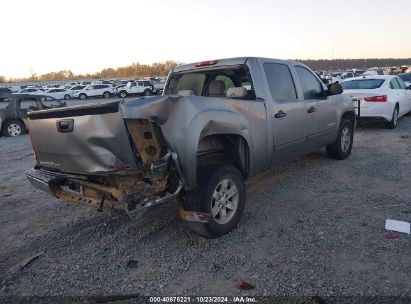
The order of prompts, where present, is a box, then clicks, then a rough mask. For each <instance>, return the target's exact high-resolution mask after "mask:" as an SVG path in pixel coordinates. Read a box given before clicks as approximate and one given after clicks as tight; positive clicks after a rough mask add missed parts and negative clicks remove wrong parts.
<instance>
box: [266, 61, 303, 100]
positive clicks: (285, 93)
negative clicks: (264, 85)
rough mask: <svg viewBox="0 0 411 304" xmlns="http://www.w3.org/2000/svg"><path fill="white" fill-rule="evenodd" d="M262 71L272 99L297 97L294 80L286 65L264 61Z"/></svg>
mask: <svg viewBox="0 0 411 304" xmlns="http://www.w3.org/2000/svg"><path fill="white" fill-rule="evenodd" d="M264 71H265V75H266V76H267V81H268V85H269V87H270V91H271V96H272V97H273V99H274V100H292V99H297V93H296V91H295V85H294V81H293V78H292V76H291V72H290V69H289V68H288V66H287V65H285V64H280V63H265V64H264Z"/></svg>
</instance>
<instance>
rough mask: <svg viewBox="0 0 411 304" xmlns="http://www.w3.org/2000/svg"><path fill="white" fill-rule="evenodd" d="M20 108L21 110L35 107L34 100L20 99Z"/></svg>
mask: <svg viewBox="0 0 411 304" xmlns="http://www.w3.org/2000/svg"><path fill="white" fill-rule="evenodd" d="M20 109H22V110H32V109H37V103H36V102H35V101H34V100H22V101H20Z"/></svg>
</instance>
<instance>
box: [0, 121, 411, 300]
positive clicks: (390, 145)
mask: <svg viewBox="0 0 411 304" xmlns="http://www.w3.org/2000/svg"><path fill="white" fill-rule="evenodd" d="M405 134H411V117H404V118H402V119H400V121H399V127H398V128H397V129H396V130H386V129H384V128H383V126H378V125H366V126H360V128H359V129H358V130H357V133H356V136H355V144H354V148H353V151H352V155H351V156H350V157H349V159H347V160H345V161H335V160H331V159H329V158H327V156H326V153H325V151H324V150H319V151H318V152H316V153H313V154H310V155H308V156H306V157H303V158H300V159H298V160H296V161H293V162H290V163H288V164H286V165H285V166H282V167H280V168H278V169H276V170H274V171H271V172H268V173H266V174H264V175H262V176H259V177H257V178H253V179H252V180H250V181H249V182H248V185H247V195H248V201H247V204H246V208H245V211H244V215H243V217H242V219H241V221H240V223H239V226H238V228H237V229H235V230H234V231H232V232H231V233H229V234H228V235H226V236H224V237H221V238H220V239H213V240H210V239H204V238H202V237H200V236H198V235H196V234H194V233H192V232H191V231H190V230H189V229H188V228H187V226H186V224H185V223H184V222H182V221H181V220H180V219H179V217H178V215H177V213H176V205H174V204H169V205H166V206H162V207H160V208H158V209H156V210H154V211H153V212H152V213H150V214H148V215H147V216H146V217H145V218H144V219H143V220H142V221H131V220H129V219H128V218H127V216H126V215H125V214H123V213H121V212H119V211H118V212H115V213H114V214H113V215H112V216H110V215H108V214H104V213H99V212H96V211H95V210H91V209H89V208H87V207H84V206H77V205H69V204H66V203H63V202H61V201H58V200H57V199H54V198H52V197H50V196H48V195H46V194H45V193H42V192H41V191H38V190H35V189H34V188H33V187H31V185H30V184H29V182H28V181H27V180H26V178H25V176H24V171H25V170H27V169H28V168H30V167H31V166H32V165H33V163H34V159H33V156H32V152H31V147H30V143H29V138H28V136H27V135H24V136H19V137H18V138H4V137H2V138H0V164H1V171H0V172H1V175H0V244H1V247H0V296H11V295H65V296H77V295H84V296H88V295H127V294H142V295H165V296H170V295H243V296H246V295H249V296H257V295H276V296H290V295H297V296H311V295H318V296H325V297H326V296H340V295H344V296H354V295H356V296H358V295H359V296H411V256H410V249H411V246H410V244H411V243H410V237H409V236H408V235H404V234H400V237H399V238H395V239H387V238H385V237H384V236H385V235H386V234H387V233H389V232H387V231H385V230H384V221H385V219H388V218H391V219H397V220H404V221H408V222H411V204H410V202H411V193H410V191H409V189H410V184H409V182H410V181H411V170H410V168H411V157H410V155H411V138H407V137H406V136H404V135H405ZM38 254H40V255H39V256H38V257H37V258H36V259H34V260H33V261H31V262H30V263H29V264H27V265H26V266H25V267H22V268H21V269H19V265H21V264H22V263H23V264H24V262H25V261H26V262H27V259H28V258H30V257H33V256H36V255H38ZM242 280H245V281H247V282H249V283H251V284H252V285H254V287H255V288H254V289H252V290H239V289H238V284H239V283H240V282H241V281H242Z"/></svg>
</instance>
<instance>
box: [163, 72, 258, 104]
mask: <svg viewBox="0 0 411 304" xmlns="http://www.w3.org/2000/svg"><path fill="white" fill-rule="evenodd" d="M240 87H242V88H244V89H245V92H246V95H245V96H244V97H241V98H242V99H255V93H254V86H253V81H252V79H251V74H250V72H249V70H248V67H247V65H238V66H233V67H227V68H220V69H219V68H215V69H210V70H200V71H194V72H192V71H187V72H179V73H175V74H173V75H171V76H170V79H169V81H168V82H167V87H166V88H165V90H164V92H165V94H166V95H170V94H178V92H180V91H185V90H190V91H192V92H193V93H194V95H196V96H204V97H226V93H227V91H228V90H229V89H230V88H240ZM236 98H237V97H236Z"/></svg>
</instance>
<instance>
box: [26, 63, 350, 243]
mask: <svg viewBox="0 0 411 304" xmlns="http://www.w3.org/2000/svg"><path fill="white" fill-rule="evenodd" d="M341 93H342V88H341V86H340V85H339V84H331V85H329V86H328V87H326V86H325V85H324V84H323V83H322V82H321V81H320V79H319V78H318V77H317V76H316V75H315V74H314V73H313V72H312V71H311V70H310V69H309V68H308V67H307V66H305V65H303V64H301V63H298V62H294V61H283V60H274V59H267V58H252V57H251V58H250V57H244V58H232V59H223V60H212V61H204V62H199V63H194V64H187V65H181V66H178V67H175V68H174V69H173V70H172V71H171V72H170V74H169V77H168V79H167V82H166V85H165V88H164V92H163V95H162V96H152V97H140V98H136V99H133V100H127V101H124V100H121V101H115V102H108V103H100V104H86V105H80V106H73V107H68V108H64V109H51V110H45V111H37V112H32V113H29V114H28V118H29V126H30V136H31V140H32V143H33V150H34V154H35V156H36V159H37V164H36V166H35V167H34V168H33V169H32V170H30V171H29V172H27V176H28V178H29V180H30V181H31V183H32V184H33V185H34V186H35V187H37V188H40V189H42V190H44V191H47V192H49V193H50V194H51V195H53V196H55V197H57V198H60V199H63V200H65V201H69V202H73V203H81V204H86V205H89V206H92V207H95V208H97V210H100V211H101V210H103V209H109V210H110V209H112V208H122V209H125V211H126V212H127V214H128V215H129V217H130V218H133V219H135V218H140V217H141V216H143V215H144V214H145V213H146V212H147V211H149V210H150V209H152V208H154V207H156V206H158V205H161V204H165V203H168V202H170V201H175V200H177V201H178V202H179V205H180V212H179V214H180V216H181V218H182V219H184V220H186V221H187V222H188V224H189V226H190V227H191V228H192V229H193V230H194V231H196V232H197V233H199V234H201V235H203V236H206V237H219V236H221V235H223V234H226V233H228V232H229V231H230V230H232V229H233V228H234V227H235V226H236V225H237V223H238V221H239V219H240V217H241V214H242V212H243V209H244V205H245V201H246V193H245V186H244V180H245V179H246V178H248V177H250V176H254V175H256V174H259V173H261V172H263V171H266V170H269V169H270V168H273V167H275V166H278V165H280V164H282V163H284V162H285V161H287V160H290V159H294V158H296V157H299V156H301V155H303V154H307V153H310V152H312V151H315V150H317V149H319V148H321V147H323V146H325V147H326V149H327V152H328V154H329V156H330V157H332V158H335V159H345V158H346V157H348V156H349V154H350V153H351V148H352V144H353V135H354V127H355V112H354V106H353V104H352V101H351V100H350V99H349V98H348V96H345V95H344V94H341Z"/></svg>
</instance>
